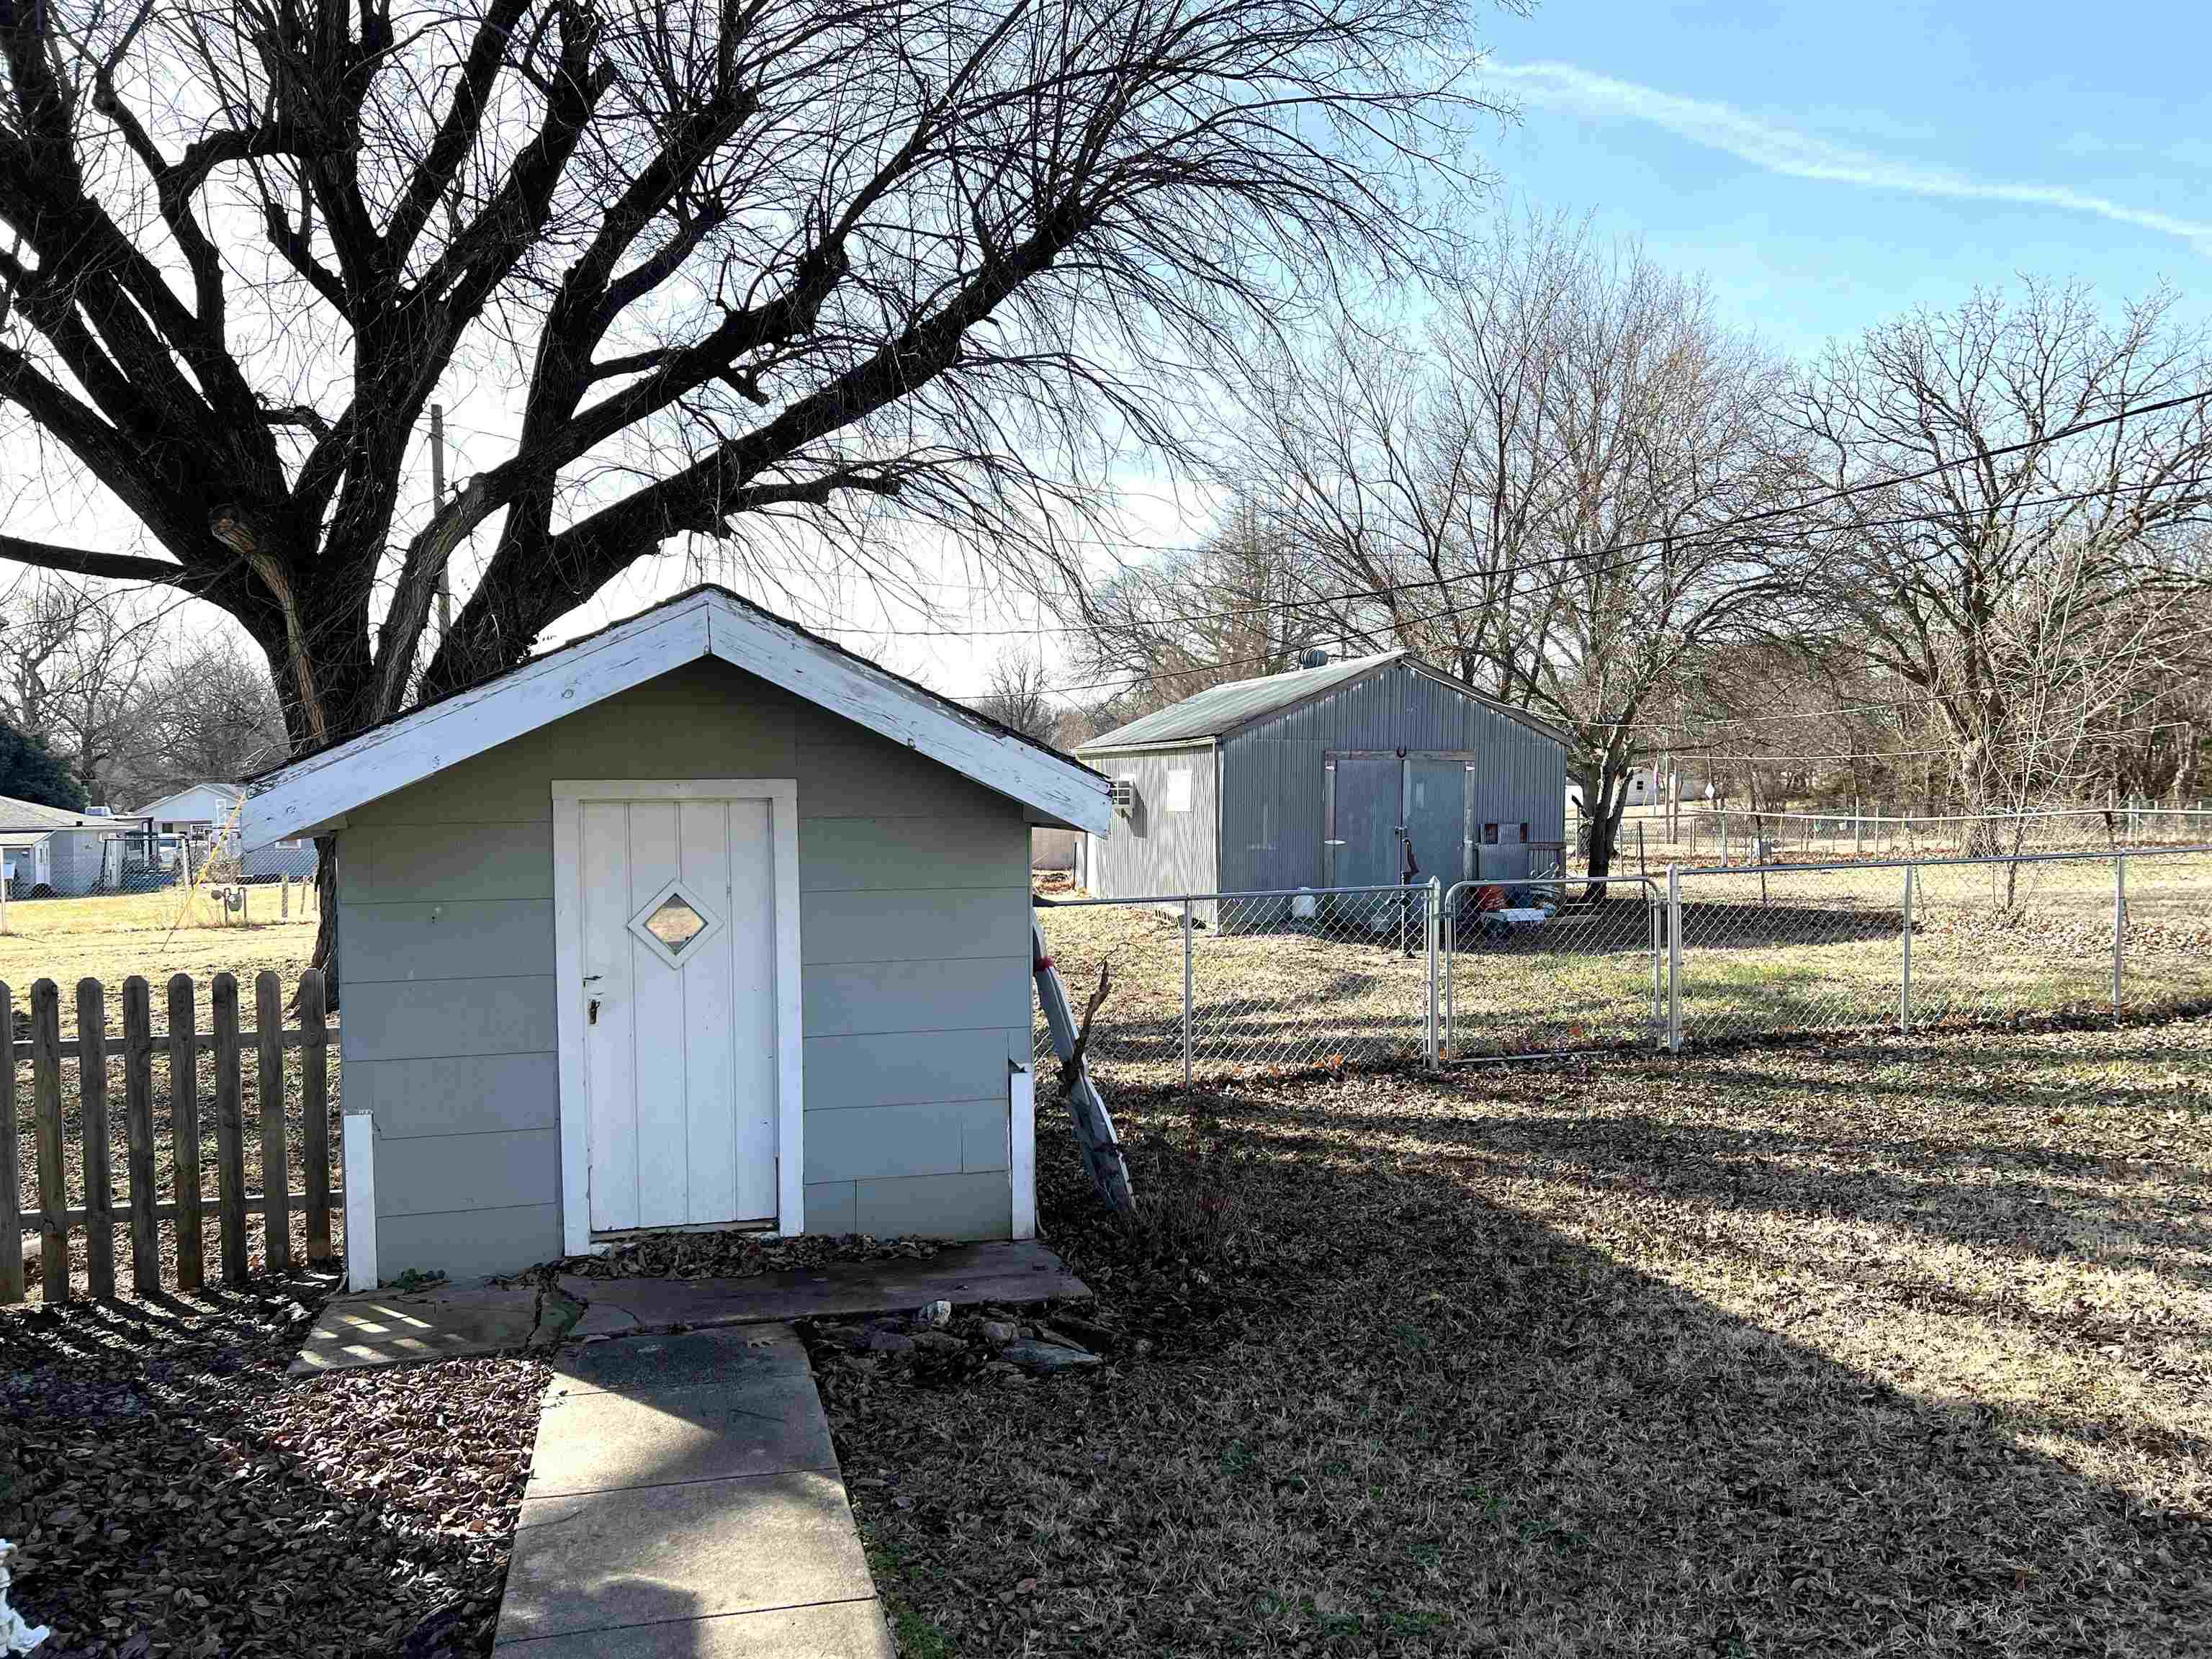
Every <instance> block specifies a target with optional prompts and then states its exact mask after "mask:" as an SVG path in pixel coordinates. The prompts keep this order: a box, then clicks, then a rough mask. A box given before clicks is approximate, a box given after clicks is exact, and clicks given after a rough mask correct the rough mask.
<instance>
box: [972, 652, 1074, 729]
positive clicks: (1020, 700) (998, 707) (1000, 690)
mask: <svg viewBox="0 0 2212 1659" xmlns="http://www.w3.org/2000/svg"><path fill="white" fill-rule="evenodd" d="M973 706H974V708H975V712H976V713H977V714H987V715H988V716H989V717H990V718H991V719H993V720H996V721H998V722H999V724H1000V725H1001V726H1012V728H1013V729H1014V730H1015V731H1017V732H1020V733H1021V734H1022V735H1023V736H1024V737H1025V738H1035V739H1036V741H1037V742H1039V743H1043V744H1054V745H1057V744H1059V742H1060V710H1059V708H1056V707H1055V706H1054V703H1053V702H1052V699H1051V696H1050V693H1049V688H1048V686H1047V685H1046V684H1045V671H1044V663H1043V661H1042V659H1040V658H1038V657H1037V656H1036V655H1034V654H1033V653H1030V652H1027V651H1007V652H1002V653H1000V656H999V659H998V660H997V661H996V662H994V663H993V664H992V665H991V684H990V689H989V690H988V691H987V692H986V693H985V694H984V695H983V696H981V697H978V698H977V699H976V700H975V703H974V705H973Z"/></svg>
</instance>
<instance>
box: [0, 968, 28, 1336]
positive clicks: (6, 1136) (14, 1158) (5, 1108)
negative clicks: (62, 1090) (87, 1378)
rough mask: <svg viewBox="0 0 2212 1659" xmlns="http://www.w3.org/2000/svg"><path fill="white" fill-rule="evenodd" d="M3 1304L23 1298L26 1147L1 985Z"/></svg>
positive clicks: (9, 997)
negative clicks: (21, 1136) (18, 1114)
mask: <svg viewBox="0 0 2212 1659" xmlns="http://www.w3.org/2000/svg"><path fill="white" fill-rule="evenodd" d="M0 1068H4V1070H0V1302H21V1300H22V1299H23V1209H22V1206H23V1171H22V1168H21V1158H22V1147H21V1143H20V1142H18V1141H17V1139H16V1135H17V1134H18V1133H19V1132H20V1131H19V1127H18V1125H17V1123H16V1121H15V994H14V993H13V992H11V991H10V990H9V988H8V987H6V986H4V985H0Z"/></svg>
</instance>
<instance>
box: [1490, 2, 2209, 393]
mask: <svg viewBox="0 0 2212 1659" xmlns="http://www.w3.org/2000/svg"><path fill="white" fill-rule="evenodd" d="M1484 30H1485V33H1486V38H1487V40H1488V42H1489V44H1490V46H1491V47H1492V55H1493V59H1494V70H1495V72H1494V73H1493V74H1492V76H1491V80H1490V84H1491V86H1492V88H1495V89H1496V90H1497V91H1498V92H1499V93H1501V94H1504V95H1505V96H1508V97H1510V98H1511V99H1513V100H1515V101H1516V102H1517V104H1518V105H1519V106H1520V111H1521V119H1520V121H1519V123H1518V125H1516V126H1514V127H1511V128H1510V129H1509V130H1508V131H1506V132H1505V134H1504V136H1503V137H1501V138H1497V139H1495V140H1494V141H1490V140H1488V135H1486V141H1487V142H1486V145H1485V147H1486V149H1487V150H1488V152H1489V154H1490V155H1491V157H1492V161H1493V162H1494V164H1495V166H1496V167H1497V169H1498V173H1500V175H1501V178H1502V180H1503V184H1504V189H1505V191H1507V192H1508V194H1509V196H1510V197H1512V198H1513V199H1515V200H1526V201H1530V202H1534V203H1535V204H1540V205H1541V206H1544V207H1547V208H1564V209H1568V210H1573V211H1577V212H1581V211H1584V210H1588V211H1589V212H1591V213H1592V214H1593V215H1594V216H1595V223H1596V225H1597V228H1599V229H1600V230H1601V232H1603V233H1606V234H1615V235H1626V236H1632V237H1637V238H1640V239H1641V240H1643V242H1644V246H1646V248H1647V249H1648V250H1649V251H1650V252H1651V253H1652V254H1653V256H1654V257H1656V258H1659V259H1661V260H1662V261H1663V262H1665V263H1666V264H1669V265H1672V266H1674V267H1675V268H1678V269H1683V270H1703V271H1704V272H1705V273H1706V275H1707V276H1708V277H1709V278H1710V279H1711V283H1712V287H1713V289H1714V292H1715V294H1716V295H1717V298H1718V299H1719V300H1720V301H1721V302H1722V304H1723V306H1724V307H1726V308H1727V310H1728V311H1729V313H1730V314H1731V315H1733V316H1734V317H1735V319H1737V320H1739V321H1741V322H1744V323H1747V324H1750V325H1753V326H1754V327H1755V328H1756V329H1757V330H1758V331H1759V333H1760V335H1761V336H1762V337H1765V339H1766V340H1767V341H1768V342H1769V343H1771V344H1772V345H1774V346H1776V347H1778V348H1779V349H1784V350H1786V351H1790V352H1793V353H1796V352H1804V351H1808V350H1811V349H1817V348H1818V346H1819V345H1820V343H1822V342H1823V341H1825V340H1826V339H1827V338H1829V337H1832V336H1835V335H1838V334H1845V335H1848V334H1852V333H1856V332H1857V331H1859V330H1860V329H1862V328H1864V327H1865V326H1867V325H1869V324H1871V323H1874V322H1877V321H1879V320H1881V319H1882V318H1884V317H1887V316H1889V315H1892V314H1893V313H1897V312H1899V311H1902V310H1905V309H1907V308H1909V307H1912V306H1914V305H1917V304H1927V305H1929V306H1936V307H1941V306H1948V305H1950V304H1953V303H1954V302H1955V301H1958V300H1959V299H1960V298H1961V297H1963V296H1964V295H1966V294H1967V293H1968V292H1970V291H1971V290H1972V288H1973V287H1974V285H1975V284H1976V283H1985V284H1986V283H1993V282H2005V281H2009V280H2010V279H2011V278H2012V276H2014V275H2015V273H2019V272H2031V273H2034V274H2038V275H2042V276H2055V277H2065V276H2075V277H2080V278H2081V279H2084V280H2085V281H2087V282H2088V283H2091V284H2093V286H2094V287H2095V289H2097V291H2098V293H2099V295H2100V297H2101V298H2103V299H2105V300H2106V301H2108V302H2109V301H2117V300H2118V299H2119V298H2121V297H2123V296H2125V295H2136V294H2140V293H2142V292H2143V291H2145V290H2147V289H2149V288H2150V287H2151V286H2153V285H2154V283H2157V282H2159V281H2160V279H2161V278H2163V279H2164V280H2166V282H2168V283H2171V284H2172V285H2173V286H2174V287H2175V288H2177V289H2180V290H2181V291H2182V292H2183V293H2184V294H2185V295H2187V296H2189V297H2188V301H2187V305H2188V311H2189V313H2190V314H2191V316H2192V317H2194V318H2198V319H2204V318H2208V317H2212V82H2208V79H2207V77H2206V75H2205V73H2204V64H2205V63H2206V62H2207V60H2208V58H2212V7H2206V6H2204V5H2203V4H2201V3H2199V4H2195V5H2184V4H2179V3H2170V4H2128V3H2117V4H2107V5H2105V6H2102V7H2099V6H2083V5H2080V4H2078V3H2076V4H2063V5H2062V4H2057V3H2051V0H2028V3H1997V0H1951V3H1947V4H1934V3H1929V4H1917V5H1916V4H1906V3H1900V0H1787V3H1781V0H1766V3H1758V0H1726V3H1722V0H1706V3H1638V0H1544V3H1542V4H1541V8H1540V9H1539V10H1538V11H1537V12H1536V13H1535V15H1533V16H1531V17H1528V18H1517V17H1514V16H1511V15H1506V14H1499V13H1493V14H1492V15H1491V16H1490V17H1489V19H1488V20H1487V21H1486V23H1485V24H1484ZM1808 175H1809V176H1808Z"/></svg>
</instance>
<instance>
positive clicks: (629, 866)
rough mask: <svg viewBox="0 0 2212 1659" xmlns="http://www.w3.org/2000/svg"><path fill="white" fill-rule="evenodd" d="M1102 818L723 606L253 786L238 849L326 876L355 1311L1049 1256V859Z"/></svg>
mask: <svg viewBox="0 0 2212 1659" xmlns="http://www.w3.org/2000/svg"><path fill="white" fill-rule="evenodd" d="M1110 813H1111V807H1110V804H1109V789H1108V785H1107V782H1106V781H1105V780H1104V779H1103V778H1102V777H1100V776H1098V775H1097V774H1095V773H1093V772H1091V771H1089V770H1088V769H1085V768H1084V767H1082V766H1080V765H1079V764H1077V763H1075V762H1073V761H1071V760H1069V759H1067V758H1066V757H1065V756H1061V755H1058V754H1055V753H1054V752H1053V751H1051V750H1048V749H1046V748H1044V747H1042V746H1041V745H1039V744H1034V743H1032V742H1030V741H1029V740H1028V739H1026V738H1023V737H1021V736H1020V735H1019V734H1018V733H1016V732H1011V731H1009V730H1007V729H1006V728H1005V727H1002V726H998V725H996V724H994V723H993V722H991V721H989V720H984V719H982V718H981V717H979V716H978V715H976V714H973V713H971V712H969V710H967V709H965V708H961V707H960V706H958V705H957V704H956V703H952V702H948V701H946V700H945V699H944V698H942V697H939V696H936V695H935V694H934V693H933V692H930V691H928V690H926V689H924V688H923V687H921V686H919V685H915V684H912V683H911V682H908V681H907V680H904V679H902V678H898V677H897V676H896V675H893V674H891V673H890V672H888V671H885V670H884V669H882V668H880V667H878V666H877V665H875V664H873V663H871V662H868V661H866V659H862V658H860V657H857V656H854V654H852V653H849V652H847V651H845V650H843V649H842V648H841V647H837V646H836V645H833V644H831V643H829V641H825V640H822V639H819V638H817V637H816V636H814V635H811V634H809V633H807V632H805V630H804V629H799V628H798V627H797V626H795V625H793V623H788V622H786V621H784V620H782V619H781V618H779V617H773V616H771V615H769V613H767V612H766V611H761V610H760V609H758V608H757V607H756V606H754V605H750V604H748V603H746V602H745V601H744V600H743V599H738V598H737V597H736V596H735V595H733V594H730V593H727V592H722V591H721V590H720V589H714V588H702V589H697V590H694V591H693V592H690V593H686V594H684V595H683V596H681V597H679V598H678V599H671V600H670V601H668V602H667V603H665V604H664V605H659V606H656V607H655V608H654V609H653V610H651V611H647V612H645V613H644V614H643V615H641V616H639V617H634V618H632V619H631V620H629V621H628V622H626V623H620V624H617V626H615V627H612V628H610V629H605V630H604V631H603V632H600V633H598V634H595V635H590V636H588V637H586V638H585V639H581V640H578V641H574V642H572V643H570V644H568V645H564V646H562V647H560V648H558V649H557V650H555V651H552V652H550V653H547V654H546V655H544V656H542V657H539V658H537V659H533V660H532V661H530V662H528V663H526V664H524V665H521V666H520V667H519V668H516V669H514V670H513V671H511V672H508V673H507V674H505V675H502V676H501V677H499V678H496V679H494V680H491V681H489V682H487V683H485V684H482V685H478V686H476V687H473V688H471V690H467V691H465V692H463V693H460V694H459V695H457V696H453V697H449V698H447V699H445V700H443V701H441V702H435V703H432V704H429V705H428V706H425V707H423V708H418V709H416V710H413V711H411V712H410V713H408V714H404V715H403V716H401V717H399V718H398V719H396V720H392V721H391V722H389V723H387V724H386V725H384V726H379V727H377V728H375V729H374V730H373V731H370V732H365V733H362V735H360V736H358V737H356V738H352V739H350V740H349V741H348V742H345V743H343V744H337V745H336V746H334V747H332V748H331V749H328V750H323V751H320V752H318V753H316V754H313V755H310V756H307V757H303V758H301V759H300V760H298V761H295V762H294V763H291V764H290V765H289V766H287V767H285V768H283V769H281V770H279V771H277V772H275V773H272V774H270V775H269V776H267V777H265V778H263V779H261V780H258V781H257V782H255V783H254V784H253V785H252V787H251V793H249V795H248V798H247V800H246V805H245V806H244V808H243V809H242V811H241V812H240V828H241V832H242V835H241V838H242V840H243V842H244V843H245V844H246V845H247V846H249V847H251V846H255V845H259V844H262V843H264V842H270V841H273V840H276V839H279V838H285V837H294V836H307V835H319V834H325V833H335V835H336V836H337V848H338V862H337V896H338V907H337V917H338V967H339V969H340V982H341V986H342V989H343V999H344V1016H343V1021H342V1024H341V1032H340V1040H341V1045H342V1051H343V1102H344V1108H345V1113H346V1146H347V1162H346V1172H345V1180H346V1188H347V1206H346V1207H347V1212H348V1237H347V1241H346V1243H347V1255H348V1258H349V1273H350V1276H351V1277H353V1278H354V1279H355V1280H356V1282H360V1281H361V1280H362V1279H364V1278H366V1279H368V1281H369V1282H371V1283H374V1275H375V1274H377V1273H382V1274H385V1275H387V1276H388V1275H390V1274H392V1273H397V1272H399V1271H402V1270H404V1269H406V1268H410V1267H412V1268H419V1269H425V1270H428V1269H441V1270H443V1271H444V1272H446V1273H449V1274H452V1275H454V1276H455V1277H471V1276H476V1275H481V1274H486V1273H500V1272H504V1271H508V1270H512V1269H514V1268H518V1267H525V1266H527V1265H529V1264H531V1263H532V1262H537V1261H545V1260H548V1259H549V1258H551V1257H553V1256H556V1255H562V1254H571V1255H573V1254H576V1253H579V1252H582V1251H585V1250H588V1249H592V1248H594V1247H595V1246H596V1245H598V1244H599V1243H603V1242H605V1241H606V1240H609V1239H611V1238H617V1237H621V1236H622V1235H623V1234H625V1233H629V1232H632V1231H638V1230H642V1229H649V1228H659V1227H691V1228H700V1227H718V1226H752V1227H759V1228H763V1229H773V1230H775V1231H780V1232H783V1233H786V1234H790V1233H798V1232H801V1231H805V1232H851V1231H860V1232H870V1233H878V1234H897V1233H904V1234H927V1235H933V1236H937V1237H951V1238H976V1239H981V1238H1006V1237H1029V1236H1030V1234H1031V1233H1032V1232H1033V1231H1034V1218H1035V1205H1036V1196H1035V1176H1034V1161H1033V1158H1032V1149H1033V1145H1034V1142H1033V1139H1032V1137H1033V1133H1034V1131H1033V1125H1032V1122H1031V1120H1030V1110H1031V1096H1030V1079H1029V1073H1028V1070H1027V1067H1028V1065H1029V1061H1030V1007H1031V1001H1030V993H1031V969H1032V965H1033V964H1032V961H1031V949H1030V873H1029V872H1030V830H1031V829H1032V827H1034V826H1038V825H1044V826H1057V827H1062V828H1069V829H1083V830H1093V831H1095V830H1101V829H1105V828H1106V827H1107V824H1108V822H1109V817H1110ZM357 1217H358V1219H357ZM357 1228H358V1229H359V1230H360V1231H362V1232H366V1233H368V1235H369V1237H358V1236H357V1233H356V1229H357Z"/></svg>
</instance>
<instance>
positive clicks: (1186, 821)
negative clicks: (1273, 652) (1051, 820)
mask: <svg viewBox="0 0 2212 1659" xmlns="http://www.w3.org/2000/svg"><path fill="white" fill-rule="evenodd" d="M1075 752H1076V755H1077V757H1078V758H1079V759H1081V760H1083V761H1085V762H1086V763H1089V764H1091V765H1092V766H1095V767H1097V769H1099V770H1100V771H1102V772H1104V773H1106V774H1108V775H1109V776H1111V777H1112V778H1113V779H1114V780H1115V821H1114V825H1113V829H1112V830H1111V831H1110V832H1109V834H1107V835H1104V836H1098V835H1093V836H1091V838H1090V839H1089V840H1088V842H1086V843H1085V847H1084V849H1083V851H1084V857H1083V868H1082V870H1081V872H1080V879H1081V881H1082V883H1083V884H1084V885H1085V887H1086V888H1087V889H1088V890H1089V891H1090V892H1091V894H1092V895H1093V896H1097V897H1100V898H1123V897H1139V896H1151V895H1173V894H1181V893H1212V892H1231V893H1249V892H1263V891H1264V892H1273V891H1280V890H1285V889H1291V888H1298V887H1369V886H1386V885H1389V884H1395V883H1396V882H1397V881H1398V880H1399V879H1400V878H1401V875H1402V874H1403V873H1404V871H1405V868H1406V863H1405V859H1406V851H1407V843H1408V842H1410V843H1411V846H1412V851H1413V865H1414V868H1415V869H1416V871H1417V872H1418V873H1419V877H1420V878H1423V879H1425V878H1428V877H1430V876H1436V877H1438V878H1442V879H1443V882H1444V883H1445V884H1447V885H1449V884H1451V883H1453V882H1455V881H1458V880H1461V879H1462V878H1468V877H1475V876H1484V877H1487V876H1496V877H1499V878H1508V879H1510V878H1518V877H1522V876H1526V875H1528V873H1530V868H1531V864H1532V862H1533V863H1534V865H1535V866H1537V868H1539V869H1540V870H1541V868H1543V867H1545V866H1548V865H1550V864H1551V863H1553V862H1554V861H1556V860H1557V858H1558V856H1559V848H1560V846H1561V843H1562V842H1563V840H1564V838H1565V833H1566V832H1565V814H1564V811H1562V803H1563V801H1564V799H1565V796H1564V790H1565V777H1566V751H1565V745H1564V744H1563V743H1562V741H1561V738H1560V737H1559V733H1558V732H1556V731H1555V730H1554V729H1553V727H1552V726H1548V725H1547V724H1546V723H1545V722H1544V721H1542V720H1538V719H1536V718H1535V717H1534V716H1533V715H1530V714H1526V713H1524V712H1522V711H1521V710H1519V709H1516V708H1508V707H1507V706H1505V705H1504V704H1503V703H1499V702H1496V701H1494V700H1493V699H1492V698H1489V697H1486V696H1483V694H1482V693H1480V691H1477V690H1475V689H1474V687H1473V686H1470V685H1468V684H1463V683H1462V682H1461V681H1458V680H1455V679H1453V678H1451V677H1450V676H1449V675H1446V674H1442V673H1439V672H1437V671H1436V670H1435V669H1432V668H1430V667H1428V666H1427V665H1425V664H1423V663H1420V662H1418V661H1416V660H1414V659H1413V657H1411V656H1409V655H1408V654H1407V653H1405V652H1403V651H1390V652H1385V653H1383V654H1381V655H1379V656H1371V657H1360V658H1356V659H1352V660H1350V661H1346V662H1339V663H1328V664H1324V665H1321V666H1319V667H1313V668H1301V669H1297V670H1293V671H1291V672H1288V673H1283V674H1270V675H1267V676H1263V677H1261V678H1257V679H1249V680H1238V681H1236V682H1234V683H1232V684H1227V685H1217V686H1215V687H1213V688H1212V690H1207V691H1201V692H1200V693H1199V694H1198V695H1197V696H1194V697H1188V698H1186V699H1184V700H1183V701H1182V702H1179V703H1176V704H1174V705H1172V706H1171V707H1170V708H1163V709H1159V710H1158V711H1156V712H1155V713H1152V714H1146V716H1144V717H1143V718H1142V719H1141V720H1133V721H1131V722H1130V723H1129V724H1128V725H1127V726H1121V728H1119V729H1118V730H1116V731H1113V732H1107V733H1105V734H1104V735H1103V736H1101V737H1097V738H1092V739H1091V741H1090V742H1088V743H1085V744H1081V745H1080V746H1079V747H1078V749H1077V750H1076V751H1075ZM1243 914H1244V915H1248V916H1249V915H1250V914H1251V908H1250V907H1244V909H1243Z"/></svg>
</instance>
